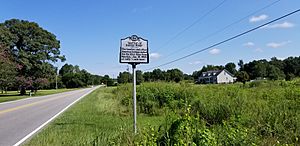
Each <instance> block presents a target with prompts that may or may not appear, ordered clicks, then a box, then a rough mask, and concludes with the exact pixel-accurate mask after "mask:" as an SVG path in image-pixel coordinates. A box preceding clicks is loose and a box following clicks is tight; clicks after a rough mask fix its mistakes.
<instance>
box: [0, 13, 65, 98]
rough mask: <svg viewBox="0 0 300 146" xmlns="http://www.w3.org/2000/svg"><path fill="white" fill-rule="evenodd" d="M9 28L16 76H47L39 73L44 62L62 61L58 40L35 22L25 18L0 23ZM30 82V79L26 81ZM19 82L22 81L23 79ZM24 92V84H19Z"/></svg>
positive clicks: (27, 77)
mask: <svg viewBox="0 0 300 146" xmlns="http://www.w3.org/2000/svg"><path fill="white" fill-rule="evenodd" d="M0 25H1V26H2V27H4V28H5V29H7V30H9V32H10V34H12V36H13V38H14V39H9V38H5V39H4V40H10V41H9V42H8V44H9V51H10V53H11V56H12V60H13V62H15V63H16V64H17V65H18V76H19V77H20V79H29V78H30V79H31V80H33V81H35V80H37V79H38V78H47V75H48V74H44V73H41V72H43V71H44V70H43V69H44V68H43V67H44V65H43V64H44V63H49V62H57V61H58V60H61V61H64V60H65V57H64V56H61V55H60V50H59V48H60V42H59V41H58V40H57V39H56V37H55V35H54V34H52V33H50V32H48V31H47V30H44V29H43V28H41V27H40V26H39V25H38V24H37V23H34V22H29V21H25V20H18V19H11V20H7V21H5V22H4V23H2V24H0ZM28 82H30V81H28ZM19 83H24V82H23V80H22V81H20V82H19ZM21 89H22V90H23V92H21V93H25V92H24V91H25V85H21Z"/></svg>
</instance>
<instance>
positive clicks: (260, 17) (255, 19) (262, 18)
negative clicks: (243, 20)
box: [249, 14, 269, 22]
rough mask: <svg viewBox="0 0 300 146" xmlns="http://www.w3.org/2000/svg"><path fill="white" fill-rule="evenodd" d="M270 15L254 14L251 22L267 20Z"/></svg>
mask: <svg viewBox="0 0 300 146" xmlns="http://www.w3.org/2000/svg"><path fill="white" fill-rule="evenodd" d="M268 17H269V16H268V15H265V14H262V15H259V16H252V17H251V18H250V19H249V22H258V21H262V20H266V19H267V18H268Z"/></svg>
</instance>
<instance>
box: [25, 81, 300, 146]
mask: <svg viewBox="0 0 300 146" xmlns="http://www.w3.org/2000/svg"><path fill="white" fill-rule="evenodd" d="M299 87H300V80H299V79H298V80H293V81H257V82H251V83H247V84H246V85H243V84H227V85H192V84H185V83H180V84H175V83H166V82H154V83H143V84H141V85H139V86H137V99H138V102H137V103H138V105H137V110H138V113H139V114H138V124H139V125H138V127H139V128H140V131H139V134H138V135H137V136H133V135H132V119H131V117H132V115H131V105H132V99H131V98H132V97H131V96H132V95H131V88H132V86H131V85H130V84H127V85H120V86H118V87H116V88H100V89H97V90H95V91H94V92H93V93H91V94H89V95H88V96H87V97H85V98H83V99H82V100H81V101H80V102H79V103H77V104H76V105H75V106H73V107H72V108H70V109H69V110H68V111H66V112H65V113H64V114H63V115H62V116H60V117H58V118H57V119H56V120H54V122H52V123H51V124H50V125H49V126H48V127H47V128H46V129H45V130H43V131H42V132H41V133H39V134H37V135H36V136H35V137H34V138H33V139H32V140H31V141H29V142H28V143H27V145H209V146H210V145H214V146H215V145H228V146H231V145H299V139H300V131H299V127H300V122H299V119H300V108H299V105H300V88H299ZM148 125H151V126H148Z"/></svg>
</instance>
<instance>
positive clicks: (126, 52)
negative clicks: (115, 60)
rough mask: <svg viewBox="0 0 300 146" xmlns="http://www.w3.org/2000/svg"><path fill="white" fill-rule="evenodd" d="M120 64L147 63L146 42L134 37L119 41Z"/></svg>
mask: <svg viewBox="0 0 300 146" xmlns="http://www.w3.org/2000/svg"><path fill="white" fill-rule="evenodd" d="M120 63H129V64H132V63H135V64H139V63H149V53H148V40H145V39H143V38H141V37H138V36H136V35H133V36H131V37H127V38H125V39H121V47H120Z"/></svg>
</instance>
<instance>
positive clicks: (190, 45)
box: [163, 0, 281, 59]
mask: <svg viewBox="0 0 300 146" xmlns="http://www.w3.org/2000/svg"><path fill="white" fill-rule="evenodd" d="M279 1H281V0H277V1H274V2H272V3H270V4H268V5H266V6H264V7H262V8H260V9H258V10H256V11H254V12H252V13H250V14H248V15H247V16H245V17H242V18H240V19H239V20H237V21H235V22H233V23H230V24H228V25H226V26H225V27H223V28H221V29H219V30H217V31H215V32H213V33H210V34H209V35H207V36H204V37H202V38H201V39H199V40H196V41H194V42H192V43H190V44H189V45H186V46H184V47H182V48H180V49H177V50H175V51H174V52H173V53H170V54H169V55H167V56H165V57H164V58H163V59H167V58H168V57H170V56H172V55H174V54H177V53H178V52H180V51H183V50H186V49H188V48H190V47H192V46H194V45H196V44H198V43H200V42H202V41H204V40H206V39H208V38H210V37H213V36H215V35H217V34H218V33H220V32H223V31H224V30H226V29H228V28H230V27H231V26H233V25H235V24H237V23H240V22H241V21H243V20H244V19H247V18H249V17H250V16H252V15H254V14H256V13H258V12H260V11H262V10H264V9H266V8H269V7H271V6H272V5H274V4H276V3H278V2H279Z"/></svg>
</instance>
